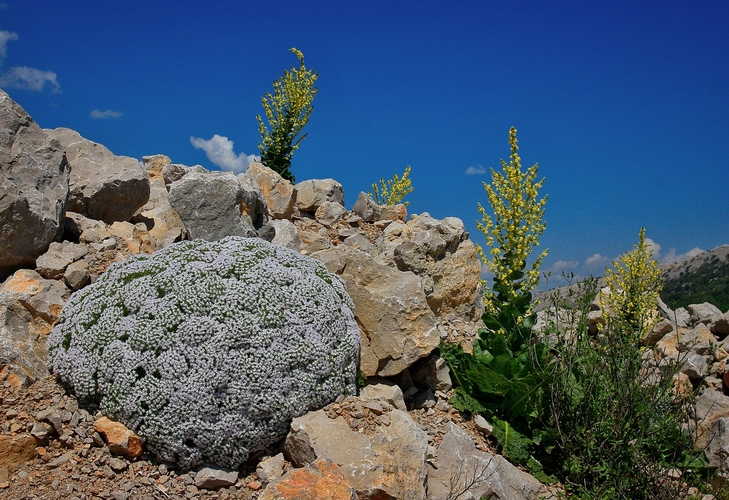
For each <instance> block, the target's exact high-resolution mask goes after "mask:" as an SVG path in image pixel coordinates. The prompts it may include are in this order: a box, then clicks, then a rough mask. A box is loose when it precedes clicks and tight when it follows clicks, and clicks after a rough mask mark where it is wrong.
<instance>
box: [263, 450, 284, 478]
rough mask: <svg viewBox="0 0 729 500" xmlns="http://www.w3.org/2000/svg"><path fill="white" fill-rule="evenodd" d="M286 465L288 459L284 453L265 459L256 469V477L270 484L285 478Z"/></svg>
mask: <svg viewBox="0 0 729 500" xmlns="http://www.w3.org/2000/svg"><path fill="white" fill-rule="evenodd" d="M285 463H286V459H285V458H284V456H283V453H279V454H278V455H275V456H273V457H268V458H264V459H263V460H261V461H260V462H259V463H258V467H256V475H257V476H258V479H260V480H261V481H263V482H266V483H269V482H271V481H273V480H274V479H278V478H280V477H281V476H283V473H284V464H285Z"/></svg>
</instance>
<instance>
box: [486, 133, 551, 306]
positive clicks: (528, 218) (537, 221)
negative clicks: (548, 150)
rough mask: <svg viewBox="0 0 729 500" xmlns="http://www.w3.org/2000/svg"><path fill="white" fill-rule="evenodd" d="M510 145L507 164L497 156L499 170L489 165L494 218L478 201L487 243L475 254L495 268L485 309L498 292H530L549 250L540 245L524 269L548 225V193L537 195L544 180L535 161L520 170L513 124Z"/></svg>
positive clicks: (507, 296)
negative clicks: (545, 218)
mask: <svg viewBox="0 0 729 500" xmlns="http://www.w3.org/2000/svg"><path fill="white" fill-rule="evenodd" d="M509 144H510V146H511V156H510V161H509V163H508V164H507V163H506V162H505V161H504V160H501V168H502V169H503V173H501V172H496V171H495V170H494V169H493V168H492V169H491V179H492V181H491V184H486V183H485V182H484V188H485V189H486V194H487V195H488V200H489V204H490V205H491V210H492V211H493V217H492V216H490V215H489V214H488V212H487V211H486V209H485V208H484V207H483V206H482V205H481V204H480V203H479V204H478V210H479V212H480V213H481V216H482V220H481V221H480V222H478V223H477V226H478V229H479V230H480V231H481V232H482V233H483V234H484V236H485V237H486V244H487V245H488V246H489V247H491V250H490V251H489V253H488V254H487V253H485V252H484V251H483V249H481V248H480V247H479V253H480V255H481V260H482V261H483V263H484V264H485V265H486V266H488V268H489V270H490V271H491V272H492V273H494V286H493V289H489V288H488V287H487V286H484V289H485V290H487V292H486V295H485V297H484V301H485V303H486V306H487V308H489V307H493V306H494V305H495V304H494V302H495V301H496V299H497V297H496V294H500V295H501V298H500V299H499V300H498V302H501V303H512V302H514V301H515V300H516V299H517V297H518V296H525V295H526V294H529V295H530V294H531V291H532V290H534V288H536V286H537V284H538V283H539V267H540V265H541V263H542V260H543V259H544V257H546V255H547V250H546V249H545V250H543V251H542V252H541V253H540V254H539V256H538V257H537V258H536V260H535V261H534V262H533V263H532V265H531V268H530V269H526V267H527V258H528V257H529V255H530V254H531V253H532V251H533V249H534V248H535V247H537V246H539V237H540V236H541V234H542V232H543V231H544V229H545V227H546V224H545V222H544V205H545V204H546V202H547V197H546V196H544V197H542V198H541V199H540V198H539V190H540V189H541V187H542V184H543V183H544V179H543V178H542V179H541V180H539V181H537V180H536V178H537V170H538V165H537V164H534V165H533V166H532V167H529V168H528V169H526V171H523V170H522V167H521V158H519V154H518V151H519V146H518V145H517V139H516V129H515V128H514V127H512V128H511V129H510V130H509ZM494 292H496V294H495V293H494ZM530 298H531V297H530Z"/></svg>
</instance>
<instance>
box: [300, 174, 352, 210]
mask: <svg viewBox="0 0 729 500" xmlns="http://www.w3.org/2000/svg"><path fill="white" fill-rule="evenodd" d="M294 192H295V195H294V199H295V200H296V201H295V203H294V206H296V208H298V209H299V211H301V212H316V210H317V209H318V208H319V207H320V206H321V205H322V204H324V202H331V203H338V204H339V205H344V189H343V188H342V185H341V184H340V183H338V182H337V181H335V180H334V179H311V180H306V181H303V182H300V183H298V184H296V185H295V186H294Z"/></svg>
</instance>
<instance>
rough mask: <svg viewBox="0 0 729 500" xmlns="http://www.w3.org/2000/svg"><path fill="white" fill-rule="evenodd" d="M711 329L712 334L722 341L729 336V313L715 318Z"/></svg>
mask: <svg viewBox="0 0 729 500" xmlns="http://www.w3.org/2000/svg"><path fill="white" fill-rule="evenodd" d="M709 329H710V330H711V333H713V334H714V335H716V336H717V337H719V338H721V339H723V338H724V337H727V336H729V312H726V313H724V314H722V315H721V316H719V317H714V319H713V321H712V322H711V326H710V327H709Z"/></svg>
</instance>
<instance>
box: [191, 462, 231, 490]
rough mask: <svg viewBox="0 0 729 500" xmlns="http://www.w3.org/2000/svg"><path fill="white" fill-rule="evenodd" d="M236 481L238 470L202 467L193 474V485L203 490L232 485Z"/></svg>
mask: <svg viewBox="0 0 729 500" xmlns="http://www.w3.org/2000/svg"><path fill="white" fill-rule="evenodd" d="M236 481H238V471H230V470H224V469H219V468H215V469H213V468H211V467H204V468H203V469H201V470H199V471H198V472H197V474H195V486H196V487H198V488H200V489H203V490H215V489H218V488H227V487H228V486H233V485H234V484H235V483H236Z"/></svg>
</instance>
